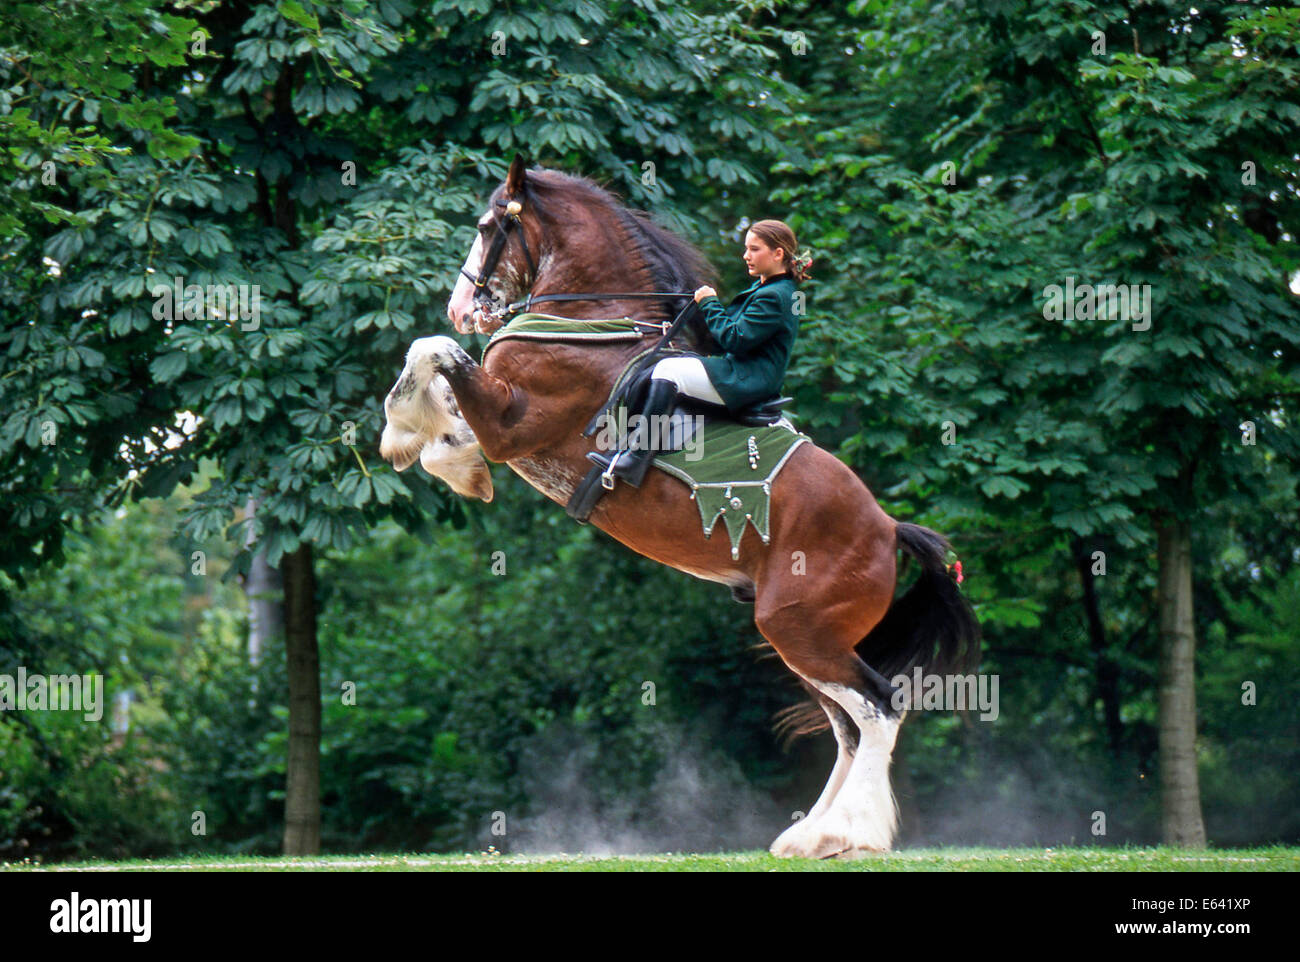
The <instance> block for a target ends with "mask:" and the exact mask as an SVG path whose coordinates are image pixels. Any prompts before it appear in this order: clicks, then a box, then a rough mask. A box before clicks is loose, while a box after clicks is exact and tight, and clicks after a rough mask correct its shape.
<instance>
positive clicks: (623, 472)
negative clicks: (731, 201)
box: [587, 220, 812, 488]
mask: <svg viewBox="0 0 1300 962" xmlns="http://www.w3.org/2000/svg"><path fill="white" fill-rule="evenodd" d="M797 249H798V244H797V243H796V241H795V237H794V232H793V231H792V230H791V229H790V227H789V225H787V224H786V223H784V222H783V221H779V220H761V221H759V222H758V223H756V224H754V225H753V226H752V227H750V228H749V230H748V231H746V233H745V251H744V253H743V254H742V255H741V256H742V257H743V258H744V261H745V266H746V267H748V268H749V273H750V274H752V275H754V276H755V277H757V278H758V279H757V280H756V281H755V282H754V283H753V284H752V285H750V286H749V287H748V288H747V289H746V290H743V291H741V292H740V293H739V294H737V295H736V296H735V297H734V298H732V300H731V303H730V304H728V305H727V306H726V307H723V306H722V302H721V301H719V300H718V295H717V292H716V291H714V290H713V288H711V287H701V288H700V289H699V290H697V291H696V292H695V302H696V303H697V304H699V305H700V310H701V312H702V313H703V314H704V320H705V322H706V323H707V324H708V327H709V332H710V333H711V334H712V335H713V338H714V340H716V341H717V342H718V344H719V346H721V348H722V350H723V353H722V354H711V355H709V356H707V357H666V358H664V359H663V360H661V361H659V362H658V363H657V364H656V365H655V366H654V372H653V373H652V374H651V381H650V389H649V391H648V393H647V395H646V403H645V408H644V410H643V411H642V412H641V413H642V414H644V415H645V418H646V420H645V422H644V423H643V428H642V429H641V430H639V431H638V432H637V434H634V435H633V437H632V438H630V439H629V441H628V447H627V449H626V450H624V451H620V452H619V453H618V454H617V455H615V457H616V458H617V463H616V465H615V467H614V475H615V476H616V477H619V478H622V479H623V480H624V481H626V482H627V483H628V484H630V485H632V486H633V487H634V488H635V487H640V486H641V481H642V479H644V478H645V473H646V469H647V468H648V467H649V466H650V462H651V461H652V460H654V455H655V451H654V449H653V448H652V447H651V446H650V445H648V444H645V443H639V438H640V440H644V439H645V438H646V437H647V436H648V434H649V425H650V423H651V422H650V419H651V418H653V417H655V416H656V415H660V414H668V413H670V412H671V411H672V409H673V405H674V403H675V402H676V400H677V395H678V394H679V393H680V394H685V395H689V396H690V397H693V398H699V399H700V400H703V401H711V402H712V403H714V404H718V405H725V406H726V408H727V410H729V411H732V412H734V411H737V410H739V409H740V408H744V407H748V406H749V405H751V404H754V403H756V402H758V401H763V400H766V399H767V398H770V397H774V396H775V395H777V394H779V393H780V392H781V383H782V382H783V381H784V380H785V370H786V366H787V365H788V364H789V363H790V352H791V349H792V348H793V347H794V339H795V334H796V333H797V331H798V321H797V319H796V318H795V315H794V310H793V301H794V292H795V285H796V283H797V282H799V281H804V280H807V279H808V266H809V265H810V264H811V263H812V261H811V259H809V258H806V257H798V256H796V254H795V251H796V250H797ZM638 435H639V438H638ZM587 456H588V457H589V458H591V460H593V461H595V462H596V463H597V464H600V465H602V466H604V467H608V466H609V461H610V456H609V455H606V454H601V453H598V452H593V453H592V454H589V455H587Z"/></svg>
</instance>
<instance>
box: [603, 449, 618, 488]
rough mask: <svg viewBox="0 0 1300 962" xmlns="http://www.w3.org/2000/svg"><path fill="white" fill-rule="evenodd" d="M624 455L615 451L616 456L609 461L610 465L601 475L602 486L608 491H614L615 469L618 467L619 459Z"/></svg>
mask: <svg viewBox="0 0 1300 962" xmlns="http://www.w3.org/2000/svg"><path fill="white" fill-rule="evenodd" d="M622 454H623V452H622V451H615V452H614V456H613V457H612V458H610V459H609V464H607V465H606V466H605V470H604V471H602V472H601V473H600V486H601V487H602V488H604V489H605V490H606V491H613V490H614V469H615V468H616V467H618V459H619V457H620V456H622Z"/></svg>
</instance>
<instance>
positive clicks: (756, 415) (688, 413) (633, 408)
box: [564, 367, 794, 524]
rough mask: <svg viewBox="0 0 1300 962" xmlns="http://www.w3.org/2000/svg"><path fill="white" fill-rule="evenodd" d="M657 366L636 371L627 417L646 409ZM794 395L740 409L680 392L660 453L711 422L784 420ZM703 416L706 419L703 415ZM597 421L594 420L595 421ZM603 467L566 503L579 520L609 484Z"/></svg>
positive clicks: (596, 468)
mask: <svg viewBox="0 0 1300 962" xmlns="http://www.w3.org/2000/svg"><path fill="white" fill-rule="evenodd" d="M652 374H653V367H646V368H644V369H643V370H641V371H638V372H637V373H636V374H634V375H632V376H631V378H630V380H629V381H628V384H627V387H626V389H625V393H624V404H625V405H626V409H627V417H628V418H631V417H634V416H635V415H637V414H640V413H642V412H643V411H644V410H645V401H646V396H647V394H648V393H649V390H650V379H651V375H652ZM792 400H794V399H793V398H789V397H771V398H765V399H764V400H762V401H757V402H755V403H753V404H750V405H747V406H746V407H743V408H740V409H738V410H736V411H730V410H729V409H728V408H727V407H726V406H725V405H722V404H714V403H712V402H710V401H703V400H700V399H699V398H694V397H689V396H687V395H684V394H679V395H678V396H677V402H676V403H675V404H674V406H673V410H672V412H671V413H670V414H669V415H668V422H667V428H668V430H667V431H666V432H660V434H659V438H660V446H659V448H658V450H657V451H656V454H670V453H672V452H675V451H681V450H682V449H683V448H685V447H686V446H687V445H688V444H690V443H691V440H692V439H693V438H694V436H695V431H696V430H697V428H699V427H701V426H702V425H707V424H709V423H710V422H715V421H717V422H724V423H735V424H743V425H746V426H748V427H763V426H766V425H770V424H775V423H776V422H778V421H780V420H781V419H782V418H783V417H784V414H783V413H782V412H781V408H783V407H785V406H786V405H787V404H789V403H790V402H791V401H792ZM701 415H702V416H703V417H702V419H701V417H700V416H701ZM593 423H594V421H593ZM603 473H604V471H603V469H602V468H601V467H600V466H599V465H596V466H594V467H592V469H591V470H590V471H588V472H587V474H586V475H585V476H584V477H583V479H582V480H581V481H580V482H578V486H577V488H575V489H574V492H573V495H572V496H571V497H570V498H569V502H568V504H566V505H565V507H564V510H565V513H567V514H568V515H569V517H571V518H573V520H575V521H577V522H578V523H579V524H586V523H587V519H588V518H589V517H591V512H592V511H593V510H594V509H595V507H596V502H598V501H599V500H600V498H601V496H602V495H603V494H604V493H605V491H606V488H605V487H604V486H603V485H602V484H601V475H602V474H603Z"/></svg>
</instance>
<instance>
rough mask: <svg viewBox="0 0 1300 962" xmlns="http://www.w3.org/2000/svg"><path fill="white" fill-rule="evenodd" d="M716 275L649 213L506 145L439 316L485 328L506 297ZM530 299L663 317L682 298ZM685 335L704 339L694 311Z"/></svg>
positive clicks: (491, 326) (641, 286)
mask: <svg viewBox="0 0 1300 962" xmlns="http://www.w3.org/2000/svg"><path fill="white" fill-rule="evenodd" d="M561 214H562V216H561ZM716 283H717V273H716V271H715V270H714V269H713V266H712V265H711V264H710V263H709V262H708V260H707V259H706V258H705V257H704V256H703V255H702V254H701V253H700V252H699V251H698V250H696V249H695V247H693V246H692V245H691V244H690V243H689V242H688V241H686V240H684V239H683V238H681V237H678V236H677V235H676V234H674V233H673V232H672V231H670V230H668V229H667V228H665V227H663V226H662V225H660V224H658V223H656V222H655V221H654V219H653V218H652V217H651V215H650V214H648V213H646V212H645V211H642V210H632V209H630V208H628V207H626V206H624V205H623V204H622V203H621V202H620V201H619V200H618V198H616V197H615V196H613V195H612V194H610V193H609V192H608V191H607V190H606V189H605V188H603V187H601V186H599V185H597V184H595V183H593V182H592V181H590V180H588V179H587V178H585V177H580V176H577V175H574V174H568V173H564V172H561V171H556V170H546V169H539V168H534V169H533V170H531V171H529V170H526V169H525V166H524V160H523V158H522V157H521V156H519V155H518V154H516V155H515V159H514V161H513V162H512V163H511V164H510V170H509V172H508V173H507V174H506V179H505V180H504V181H503V182H502V183H501V184H499V185H498V186H497V188H496V190H494V191H493V192H492V196H491V198H489V200H488V205H487V210H485V211H484V212H483V213H482V214H481V215H480V216H479V219H478V237H477V238H475V240H474V244H473V246H471V247H470V251H469V256H468V257H466V258H465V265H464V266H463V267H462V268H461V274H460V277H459V278H457V280H456V286H455V288H454V289H453V290H452V292H451V300H450V301H449V302H448V304H447V317H448V319H449V320H450V321H451V322H452V324H453V325H455V327H456V330H457V331H459V332H460V333H462V334H467V333H469V332H470V331H471V330H477V331H478V332H479V333H481V334H488V333H491V332H492V331H494V330H496V329H497V328H498V327H500V326H501V324H502V322H503V319H504V318H503V313H504V309H505V308H506V306H507V305H509V304H510V303H511V302H513V301H519V300H522V299H523V298H524V297H525V296H526V295H527V294H529V293H532V294H533V295H534V296H538V295H542V294H561V293H563V294H578V293H592V294H601V293H605V292H610V293H614V292H620V291H622V292H627V291H634V292H642V291H645V292H650V291H671V292H674V293H676V292H684V293H685V294H687V295H689V294H690V293H691V292H693V291H694V290H695V289H696V288H697V287H698V286H700V285H701V284H716ZM539 302H541V303H543V304H544V306H542V307H541V308H540V310H543V311H552V312H557V313H561V314H567V315H571V316H577V317H622V316H628V317H640V318H644V319H646V320H664V321H667V320H671V319H672V318H673V317H674V316H675V315H676V313H677V312H678V311H679V310H680V309H681V308H682V306H683V305H684V304H685V303H687V301H685V300H682V299H680V298H666V299H664V300H662V301H659V300H651V299H626V300H624V299H620V298H618V297H617V296H613V297H592V298H591V299H590V300H582V301H579V300H576V299H574V300H568V301H565V302H555V301H551V302H549V303H546V302H545V298H544V297H539ZM686 336H687V338H688V340H689V341H690V342H691V346H692V347H693V348H694V349H697V350H700V349H706V348H708V347H709V346H710V345H711V344H712V340H711V338H710V336H709V333H708V329H707V327H706V325H705V324H704V323H703V321H702V319H701V318H700V317H699V316H692V317H691V318H690V321H689V323H688V330H687V333H686Z"/></svg>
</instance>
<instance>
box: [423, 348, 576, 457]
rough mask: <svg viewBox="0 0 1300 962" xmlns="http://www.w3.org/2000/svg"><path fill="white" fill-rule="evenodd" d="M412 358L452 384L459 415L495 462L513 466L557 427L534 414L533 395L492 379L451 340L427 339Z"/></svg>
mask: <svg viewBox="0 0 1300 962" xmlns="http://www.w3.org/2000/svg"><path fill="white" fill-rule="evenodd" d="M410 357H411V358H412V361H414V362H415V363H420V364H425V365H427V366H428V367H429V368H430V369H431V370H432V371H436V372H437V373H438V374H441V375H442V376H443V377H445V378H446V379H447V383H448V384H450V385H451V389H452V392H453V393H454V394H455V396H456V403H457V406H458V407H459V414H460V416H461V417H463V418H464V419H465V420H466V421H467V422H468V423H469V426H470V428H472V429H473V431H474V436H475V437H477V438H478V443H479V446H480V447H481V448H482V449H483V455H484V456H485V457H486V458H487V459H488V460H489V461H498V462H500V461H513V460H515V459H516V458H521V457H524V456H526V455H528V454H531V453H532V452H534V451H536V450H538V449H539V448H540V447H542V446H543V445H544V444H545V443H546V442H547V440H548V439H549V435H550V434H551V433H552V432H553V430H554V427H555V425H554V424H553V423H551V424H546V423H543V422H541V421H540V412H539V411H535V410H530V406H529V403H528V400H529V399H528V395H526V394H525V393H524V392H522V391H520V390H519V389H518V388H516V387H514V386H513V385H511V384H510V383H509V382H508V381H506V380H504V379H503V378H499V377H495V376H493V375H491V374H489V373H488V372H487V371H485V370H483V368H481V367H479V365H478V364H476V363H475V361H474V359H473V358H472V357H470V356H469V355H468V354H467V353H465V350H464V349H463V348H462V347H461V346H460V345H459V344H457V343H456V342H455V341H454V340H453V339H452V338H450V337H446V336H445V335H441V334H440V335H437V336H435V337H422V338H420V339H419V340H418V341H415V342H414V343H413V344H412V345H411V353H410Z"/></svg>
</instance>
